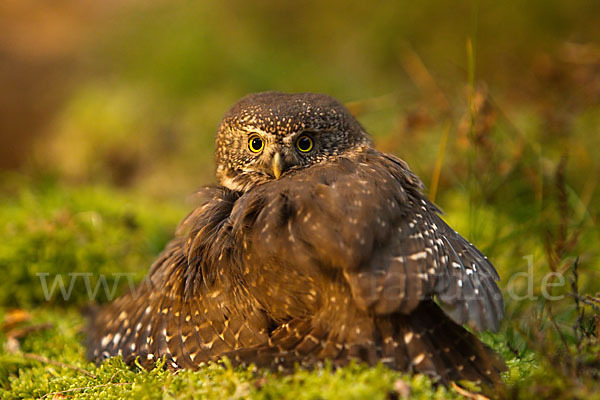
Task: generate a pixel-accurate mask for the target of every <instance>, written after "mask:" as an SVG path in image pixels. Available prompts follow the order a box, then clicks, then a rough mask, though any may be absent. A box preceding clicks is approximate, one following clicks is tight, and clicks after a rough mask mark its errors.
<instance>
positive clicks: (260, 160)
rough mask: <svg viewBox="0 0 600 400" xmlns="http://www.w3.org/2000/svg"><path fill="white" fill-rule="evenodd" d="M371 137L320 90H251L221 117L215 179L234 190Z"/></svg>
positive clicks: (326, 157)
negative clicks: (250, 92) (292, 92)
mask: <svg viewBox="0 0 600 400" xmlns="http://www.w3.org/2000/svg"><path fill="white" fill-rule="evenodd" d="M370 143H371V141H370V139H369V136H368V135H367V133H366V132H365V130H364V129H363V128H362V127H361V126H360V124H359V123H358V121H356V119H354V117H353V116H352V115H351V114H350V112H349V111H348V110H347V109H346V107H344V106H343V105H342V104H341V103H340V102H339V101H337V100H336V99H334V98H333V97H330V96H327V95H323V94H313V93H297V94H286V93H278V92H264V93H257V94H251V95H249V96H246V97H244V98H242V99H241V100H240V101H238V102H237V103H236V104H234V105H233V106H232V107H231V108H230V109H229V111H228V112H227V113H226V114H225V116H224V117H223V120H222V122H221V125H220V126H219V131H218V133H217V143H216V162H217V178H218V180H219V182H220V184H221V185H223V186H225V187H227V188H229V189H232V190H236V191H246V190H248V189H250V188H252V187H253V186H255V185H257V184H260V183H263V182H267V181H270V180H274V179H279V178H280V177H282V176H285V175H286V174H289V173H291V172H292V171H294V170H298V169H302V168H306V167H309V166H311V165H313V164H317V163H321V162H324V161H326V160H330V159H331V158H332V157H336V156H339V155H343V154H345V153H348V152H354V151H356V150H357V149H358V148H361V147H365V146H369V145H370Z"/></svg>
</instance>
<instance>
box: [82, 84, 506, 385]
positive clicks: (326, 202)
mask: <svg viewBox="0 0 600 400" xmlns="http://www.w3.org/2000/svg"><path fill="white" fill-rule="evenodd" d="M216 161H217V179H218V181H219V183H220V186H217V187H211V188H205V189H203V190H202V191H201V193H202V196H203V201H202V203H201V205H200V206H198V207H197V208H195V209H194V210H193V211H192V212H191V213H190V214H189V215H188V216H187V217H186V218H185V219H184V221H183V222H182V223H181V225H180V227H179V228H178V230H177V234H176V236H175V238H174V239H173V240H172V241H171V242H170V243H169V244H168V245H167V247H166V249H165V250H164V251H163V252H162V254H161V255H160V256H159V257H158V259H157V260H156V262H155V263H154V264H153V265H152V267H151V269H150V272H149V274H148V277H147V278H146V280H145V281H144V282H143V283H142V284H141V286H140V287H139V288H138V289H137V290H136V291H132V292H131V293H127V294H125V295H124V296H122V297H120V298H119V299H117V300H115V301H114V302H113V303H112V304H110V305H108V306H106V307H104V308H103V309H101V310H100V311H99V312H98V313H97V314H96V315H95V316H94V317H93V319H92V321H91V324H90V327H89V333H88V345H89V357H90V358H92V359H94V360H96V361H100V360H102V359H104V358H107V357H111V356H116V355H121V356H122V357H123V358H124V360H125V361H126V362H128V363H132V362H134V361H135V359H136V358H139V362H140V363H141V364H142V365H143V366H153V365H154V363H155V361H156V360H157V359H160V358H162V357H164V358H165V359H166V365H167V366H168V367H169V368H173V369H178V368H197V367H198V366H199V364H201V363H203V362H207V361H216V360H219V359H221V358H223V357H225V356H226V357H228V358H229V359H230V360H231V362H232V363H234V364H250V363H254V364H256V365H258V366H264V367H269V368H279V369H289V368H291V367H293V366H294V365H295V364H299V365H301V366H308V367H310V366H314V365H315V364H316V363H319V362H321V361H324V360H330V362H331V363H332V364H333V365H334V366H339V365H344V364H346V363H348V362H349V361H350V360H352V359H355V360H358V361H361V362H366V363H369V364H375V363H378V362H382V363H384V364H386V365H388V366H390V367H391V368H395V369H398V370H404V371H414V372H418V373H426V374H429V375H432V376H435V377H437V378H439V379H440V380H442V381H444V382H448V381H450V380H458V379H468V380H475V381H485V382H493V381H497V380H498V379H499V375H498V373H499V371H501V370H502V368H503V363H502V361H500V360H499V359H498V357H497V356H496V355H495V354H494V353H493V352H492V351H491V350H490V349H489V348H487V347H486V346H485V345H483V344H482V343H481V342H480V341H479V340H478V339H477V338H476V337H475V336H474V335H473V334H471V333H470V332H468V331H467V330H466V329H465V328H463V326H462V325H464V324H467V325H469V326H470V327H471V328H474V329H477V330H483V329H491V330H497V329H498V325H499V322H500V320H501V319H502V318H503V315H504V305H503V301H502V295H501V293H500V290H499V288H498V286H497V285H496V282H495V281H496V280H498V274H497V273H496V271H495V269H494V267H493V266H492V264H491V263H490V262H489V261H488V259H487V258H486V257H485V256H484V255H483V254H482V253H481V252H479V251H478V250H477V249H476V248H475V247H474V246H473V245H472V244H470V243H469V242H467V241H466V240H465V239H464V238H462V237H461V236H460V235H459V234H458V233H456V231H454V230H453V229H451V228H450V227H449V226H448V225H447V224H446V223H445V222H444V221H443V220H442V219H441V218H440V216H439V213H440V211H439V209H438V208H437V207H436V206H435V205H434V204H432V203H431V202H430V201H428V200H427V198H426V197H425V196H424V195H423V194H422V192H421V190H422V188H423V185H422V183H421V181H420V180H419V178H418V177H417V176H416V175H415V174H414V173H413V172H411V170H410V169H409V168H408V166H407V164H406V163H405V162H404V161H402V160H401V159H399V158H397V157H395V156H393V155H390V154H385V153H382V152H379V151H377V150H376V149H375V148H373V146H372V143H371V140H370V139H369V136H368V134H367V133H366V132H365V130H364V129H363V127H362V126H361V125H360V124H359V123H358V122H357V121H356V120H355V119H354V117H353V116H352V115H351V114H350V113H349V112H348V110H347V109H346V108H345V107H344V106H343V105H342V104H341V103H339V102H338V101H337V100H335V99H333V98H331V97H329V96H325V95H320V94H310V93H302V94H284V93H275V92H267V93H259V94H253V95H250V96H247V97H245V98H243V99H242V100H240V101H239V102H238V103H237V104H235V105H234V106H233V107H232V108H231V109H230V110H229V111H228V112H227V113H226V114H225V117H224V118H223V120H222V122H221V124H220V127H219V129H218V134H217V139H216Z"/></svg>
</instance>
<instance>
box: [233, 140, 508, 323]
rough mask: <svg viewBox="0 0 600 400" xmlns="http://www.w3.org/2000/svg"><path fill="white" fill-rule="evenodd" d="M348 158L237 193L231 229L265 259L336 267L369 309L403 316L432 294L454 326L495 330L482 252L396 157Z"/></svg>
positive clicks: (494, 305)
mask: <svg viewBox="0 0 600 400" xmlns="http://www.w3.org/2000/svg"><path fill="white" fill-rule="evenodd" d="M354 157H355V158H346V157H338V158H337V159H335V160H333V161H331V162H327V163H322V164H318V165H315V166H313V167H311V168H309V169H305V170H299V171H297V172H293V173H291V174H289V175H288V176H284V177H282V178H281V179H279V180H276V181H272V182H268V183H265V184H263V185H260V186H258V187H256V188H254V189H253V190H250V191H249V192H247V193H245V194H244V195H243V196H242V197H241V198H240V199H239V200H237V201H236V205H235V206H234V207H233V210H232V214H231V217H230V222H231V224H232V232H233V233H234V234H236V232H238V235H239V236H240V237H244V240H245V241H249V242H251V248H252V252H253V254H254V255H256V254H259V255H260V256H261V257H262V259H263V260H265V262H268V261H269V260H277V261H276V262H285V263H286V264H289V265H290V266H291V267H292V268H297V269H298V270H304V271H310V270H311V268H314V266H315V265H317V266H319V268H322V269H325V270H329V271H331V274H339V273H341V274H342V275H343V276H344V278H345V280H346V281H347V283H348V284H349V286H350V288H351V291H352V295H353V299H354V301H355V302H356V304H357V305H358V306H359V307H360V308H363V309H370V310H373V311H374V312H375V313H376V314H389V313H393V312H401V313H404V314H407V313H410V312H411V311H413V310H414V309H415V308H416V307H417V306H418V305H419V303H420V302H421V301H423V300H425V299H429V298H432V297H434V296H435V297H437V299H438V301H439V302H440V303H441V305H442V307H443V308H444V310H445V311H446V312H447V313H448V314H449V315H450V316H451V317H452V318H453V319H454V320H455V321H456V322H457V323H459V324H464V323H468V324H470V325H472V326H474V327H476V328H478V329H480V330H482V329H492V330H497V329H498V325H499V321H500V320H501V319H502V317H503V314H504V305H503V301H502V295H501V293H500V290H499V288H498V286H497V285H496V282H495V281H496V280H498V279H499V277H498V275H497V273H496V271H495V269H494V267H493V266H492V265H491V263H490V262H489V261H488V260H487V258H486V257H485V256H483V255H482V254H481V252H479V251H478V250H477V249H476V248H475V247H474V246H473V245H471V244H470V243H469V242H467V241H466V240H465V239H464V238H462V237H461V236H460V235H459V234H458V233H456V232H455V231H454V230H452V229H451V228H450V227H448V225H447V224H446V223H445V222H444V221H443V220H442V219H441V218H440V217H439V215H438V213H439V210H438V209H437V207H435V206H434V205H433V204H432V203H430V202H429V201H428V200H427V199H426V198H425V197H424V196H423V194H422V193H421V191H420V190H421V188H422V184H421V182H420V181H419V179H418V178H417V177H416V176H415V175H414V174H413V173H412V172H411V171H410V170H409V169H408V166H407V165H406V164H405V163H404V162H403V161H402V160H400V159H397V158H395V157H393V156H389V155H386V154H382V153H379V152H377V151H375V150H370V149H369V150H366V151H364V152H363V153H361V154H359V155H356V156H354ZM248 246H250V245H248V244H247V243H246V244H244V247H248Z"/></svg>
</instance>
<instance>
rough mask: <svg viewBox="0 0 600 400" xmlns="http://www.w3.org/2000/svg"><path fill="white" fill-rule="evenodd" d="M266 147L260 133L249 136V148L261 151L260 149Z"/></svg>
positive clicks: (253, 150) (255, 151) (254, 151)
mask: <svg viewBox="0 0 600 400" xmlns="http://www.w3.org/2000/svg"><path fill="white" fill-rule="evenodd" d="M263 147H265V142H263V140H262V139H261V138H260V136H258V135H251V136H250V137H249V138H248V148H249V149H250V151H251V152H253V153H260V151H261V150H262V149H263Z"/></svg>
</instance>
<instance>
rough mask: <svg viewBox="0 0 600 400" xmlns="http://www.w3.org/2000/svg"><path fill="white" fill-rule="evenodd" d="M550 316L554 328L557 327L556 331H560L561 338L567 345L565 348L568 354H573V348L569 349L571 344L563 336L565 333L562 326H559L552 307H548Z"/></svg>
mask: <svg viewBox="0 0 600 400" xmlns="http://www.w3.org/2000/svg"><path fill="white" fill-rule="evenodd" d="M548 317H550V321H552V325H554V329H556V332H557V333H558V336H559V337H560V340H561V341H562V343H563V345H564V346H565V350H566V351H567V354H569V355H571V350H570V349H569V344H568V343H567V339H565V337H564V336H563V333H562V332H561V330H560V328H559V327H558V323H557V322H556V319H555V318H554V314H552V307H548Z"/></svg>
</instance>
